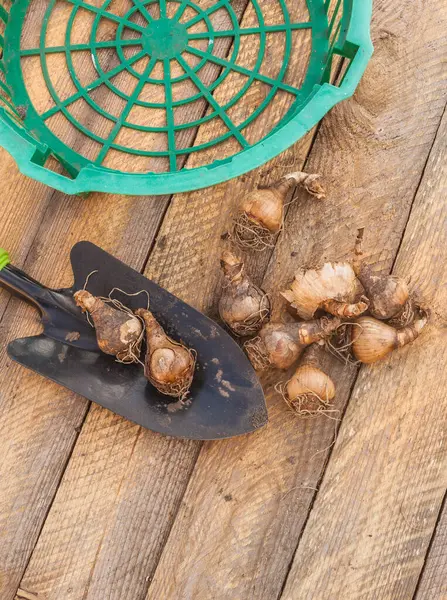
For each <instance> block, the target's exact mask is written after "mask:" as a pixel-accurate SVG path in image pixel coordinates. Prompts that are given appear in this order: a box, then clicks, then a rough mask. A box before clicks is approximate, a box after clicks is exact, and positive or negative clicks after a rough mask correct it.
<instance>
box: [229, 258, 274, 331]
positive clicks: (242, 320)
mask: <svg viewBox="0 0 447 600" xmlns="http://www.w3.org/2000/svg"><path fill="white" fill-rule="evenodd" d="M221 267H222V271H223V273H224V276H225V279H226V285H225V286H224V288H223V290H222V295H221V297H220V300H219V314H220V318H221V319H222V321H223V322H224V323H226V325H228V327H229V328H230V329H231V330H232V331H233V333H235V334H236V335H237V336H239V337H245V336H250V335H255V334H256V333H257V332H258V331H259V330H260V329H261V327H262V326H263V325H264V323H266V322H267V321H268V320H269V318H270V309H271V307H270V300H269V298H268V296H267V294H266V293H265V292H263V291H262V290H261V289H260V288H258V286H256V285H255V284H254V283H252V281H250V279H249V278H248V277H247V275H246V274H245V267H244V263H243V262H242V260H241V259H240V258H239V257H237V256H236V255H235V254H233V253H232V252H230V251H229V250H225V251H224V252H223V253H222V258H221Z"/></svg>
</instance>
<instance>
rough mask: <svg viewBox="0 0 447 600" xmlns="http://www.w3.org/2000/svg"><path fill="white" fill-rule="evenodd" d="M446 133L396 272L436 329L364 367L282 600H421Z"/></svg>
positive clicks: (439, 472)
mask: <svg viewBox="0 0 447 600" xmlns="http://www.w3.org/2000/svg"><path fill="white" fill-rule="evenodd" d="M446 134H447V115H446V116H445V117H444V119H443V122H442V124H441V127H440V130H439V132H438V135H437V138H436V141H435V144H434V147H433V151H432V153H431V155H430V159H429V161H428V164H427V167H426V169H425V173H424V178H423V180H422V183H421V186H420V188H419V191H418V194H417V197H416V200H415V202H414V206H413V210H412V212H411V217H410V220H409V223H408V226H407V228H406V231H405V236H404V239H403V243H402V246H401V248H400V251H399V255H398V257H397V261H396V265H395V269H393V272H395V273H396V274H397V275H400V276H402V277H411V281H412V285H413V288H414V289H415V290H416V292H417V295H418V296H419V298H420V300H421V301H423V302H424V303H426V304H427V305H428V306H430V307H432V319H431V324H430V326H429V328H428V330H427V331H426V332H424V334H423V335H422V337H421V338H420V339H419V340H417V342H415V343H414V344H413V345H412V346H409V347H407V348H405V349H404V350H402V351H401V352H398V353H395V354H394V355H392V356H391V357H389V359H388V360H385V361H384V362H382V363H378V364H377V365H375V366H373V367H369V368H367V367H364V368H362V370H361V372H360V376H359V379H358V381H357V383H356V386H355V389H354V393H353V396H352V401H351V402H350V404H349V407H348V410H347V412H346V415H345V418H344V421H343V425H342V427H341V430H340V434H339V437H338V440H337V443H336V445H335V448H334V452H333V456H332V458H331V461H330V463H329V466H328V469H327V471H326V473H325V476H324V481H323V483H322V486H321V488H320V492H319V494H318V496H317V500H316V503H315V505H314V507H313V510H312V512H311V515H310V518H309V521H308V524H307V526H306V529H305V531H304V535H303V537H302V540H301V543H300V545H299V547H298V551H297V554H296V556H295V559H294V563H293V566H292V570H291V573H290V576H289V578H288V580H287V585H286V587H285V590H284V593H283V595H282V596H281V598H282V599H283V600H297V599H300V600H301V599H305V598H309V599H310V598H319V599H320V598H321V600H324V599H326V598H327V599H330V598H331V599H332V598H338V597H341V596H343V598H347V599H349V600H350V599H352V600H354V599H355V600H357V599H359V598H362V599H365V600H366V599H369V598H371V599H372V598H381V599H383V600H404V599H408V598H412V597H413V594H414V591H415V588H416V585H417V582H418V579H419V575H420V573H421V570H422V567H423V564H424V557H425V554H426V552H427V548H428V544H429V542H430V539H431V536H432V532H433V529H434V526H435V524H436V520H437V516H438V513H439V511H440V507H441V503H442V500H443V498H444V495H445V491H446V488H447V446H446V431H447V403H446V398H445V387H446V385H447V370H446V369H445V366H446V364H447V310H446V303H447V288H446V285H445V282H446V281H447V206H446V204H445V202H443V201H442V200H441V198H444V197H445V195H446V192H447V147H446V144H445V136H446ZM441 543H442V539H441ZM444 576H445V573H444ZM433 591H434V593H432V594H431V595H430V598H433V600H435V599H436V600H438V599H439V598H441V597H442V596H439V595H437V594H436V591H435V590H433Z"/></svg>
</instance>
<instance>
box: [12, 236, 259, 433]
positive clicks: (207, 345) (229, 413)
mask: <svg viewBox="0 0 447 600" xmlns="http://www.w3.org/2000/svg"><path fill="white" fill-rule="evenodd" d="M71 260H72V265H73V272H74V277H75V283H74V286H73V288H71V289H69V290H48V289H47V288H44V287H42V286H40V284H38V283H37V282H35V281H33V280H32V279H30V278H28V277H27V276H26V275H25V274H24V273H22V272H21V271H19V270H17V269H14V268H13V267H6V268H5V269H3V270H2V271H0V283H2V284H4V285H6V286H8V287H9V288H12V289H13V290H14V291H16V292H18V293H20V294H21V295H23V296H26V297H27V299H29V300H32V301H33V302H34V303H36V304H37V305H38V306H39V308H40V309H41V311H42V314H43V323H44V333H43V334H42V335H40V336H37V337H32V338H24V339H20V340H16V341H14V342H12V343H11V344H10V345H9V347H8V352H9V355H10V356H11V358H12V359H14V360H16V361H17V362H19V363H20V364H22V365H24V366H25V367H28V368H29V369H32V370H34V371H36V372H37V373H40V374H41V375H43V376H44V377H47V378H48V379H51V380H52V381H55V382H57V383H59V384H61V385H63V386H65V387H66V388H68V389H70V390H72V391H74V392H76V393H77V394H80V395H82V396H84V397H86V398H88V399H89V400H91V401H93V402H96V403H97V404H100V405H101V406H104V407H105V408H108V409H110V410H111V411H113V412H115V413H117V414H119V415H122V416H123V417H125V418H127V419H129V420H131V421H134V422H135V423H138V424H139V425H141V426H143V427H145V428H147V429H151V430H153V431H157V432H159V433H162V434H166V435H170V436H174V437H180V438H188V439H200V440H211V439H221V438H229V437H233V436H237V435H241V434H245V433H250V432H253V431H255V430H256V429H259V428H260V427H262V426H264V425H265V424H266V422H267V411H266V406H265V399H264V394H263V391H262V388H261V385H260V383H259V381H258V379H257V377H256V374H255V371H254V369H253V367H252V366H251V364H250V362H249V361H248V359H247V358H246V356H245V354H244V353H243V352H242V350H241V349H240V348H239V346H238V345H237V344H236V342H235V341H234V340H233V339H232V338H231V337H230V336H229V335H228V333H227V332H226V331H224V330H223V329H222V328H221V327H219V326H218V325H217V324H216V323H215V322H213V321H212V320H210V319H208V318H207V317H205V316H204V315H202V314H201V313H200V312H198V311H197V310H195V309H194V308H192V307H191V306H189V305H187V304H185V303H184V302H182V301H181V300H179V299H178V298H176V297H175V296H173V295H172V294H170V293H169V292H167V291H166V290H164V289H162V288H160V287H159V286H158V285H156V284H155V283H153V282H151V281H150V280H148V279H146V278H145V277H144V276H143V275H141V274H140V273H138V272H136V271H134V270H133V269H131V268H130V267H128V266H126V265H124V264H123V263H122V262H120V261H119V260H117V259H116V258H114V257H112V256H111V255H109V254H108V253H106V252H104V251H103V250H101V249H100V248H98V247H97V246H95V245H93V244H91V243H89V242H80V243H79V244H77V245H76V246H75V247H74V248H73V250H72V253H71ZM93 271H97V273H95V274H94V275H93V276H92V277H90V279H89V283H88V289H89V291H90V292H91V293H92V294H94V295H95V296H108V294H109V293H110V291H111V290H112V289H113V288H119V289H121V290H123V291H124V292H127V293H135V292H139V291H141V290H146V291H147V292H148V293H149V296H150V306H151V310H152V311H153V313H154V314H155V316H156V318H157V319H158V320H159V321H160V323H161V324H162V325H163V327H164V328H165V329H166V331H167V333H168V334H169V335H171V336H172V337H173V338H174V339H176V340H181V341H182V342H183V343H185V344H186V345H187V346H189V347H191V348H194V349H195V350H196V351H197V355H198V356H197V371H196V373H195V377H194V382H193V385H192V388H191V394H190V401H189V402H188V403H187V405H183V404H181V403H176V402H172V401H171V399H169V398H166V396H162V395H161V394H160V393H159V392H157V391H156V390H155V388H153V387H152V386H151V385H150V384H149V383H148V381H147V380H146V378H145V377H144V374H143V370H142V367H141V366H139V365H132V366H128V365H122V364H119V363H117V362H116V361H115V360H114V358H113V357H111V356H107V355H105V354H103V353H101V352H100V351H99V349H98V347H97V344H96V338H95V335H94V330H93V329H92V328H91V327H90V326H89V325H88V323H87V322H86V319H85V316H84V315H82V313H81V312H80V310H79V309H78V308H77V307H76V306H75V304H74V301H73V293H74V292H75V291H77V290H79V289H81V288H82V287H84V284H85V281H86V279H87V276H88V275H89V274H90V273H92V272H93ZM22 278H25V281H21V279H22ZM26 283H27V284H28V287H27V286H26V285H25V284H26ZM114 297H116V298H118V299H119V300H121V301H122V302H123V303H125V304H126V305H127V306H129V307H130V308H132V309H136V308H140V307H145V306H146V303H147V296H146V294H140V295H138V296H134V297H128V296H121V295H120V293H118V292H117V293H115V294H114Z"/></svg>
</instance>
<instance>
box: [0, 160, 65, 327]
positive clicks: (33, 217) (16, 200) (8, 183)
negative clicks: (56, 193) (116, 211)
mask: <svg viewBox="0 0 447 600" xmlns="http://www.w3.org/2000/svg"><path fill="white" fill-rule="evenodd" d="M0 181H1V185H2V196H1V202H2V218H1V220H0V246H1V247H2V248H4V249H5V250H7V251H8V252H9V253H10V254H11V256H13V257H14V262H15V264H16V265H17V266H18V267H20V266H21V265H23V262H24V260H25V258H26V256H27V254H28V252H29V249H30V247H31V243H32V241H33V239H34V237H35V235H36V231H37V229H38V227H39V224H40V222H41V220H42V218H43V216H44V214H45V210H46V207H47V205H48V201H49V198H50V197H51V195H52V194H53V191H52V190H50V189H49V188H47V187H46V186H44V185H43V184H41V183H37V182H36V181H31V180H30V179H26V178H25V177H23V175H21V173H20V172H19V170H18V168H17V166H16V164H15V162H14V160H13V159H12V157H11V156H9V154H7V153H6V151H5V150H3V149H0ZM9 299H10V294H9V293H8V292H7V291H6V290H4V289H2V288H0V319H1V316H2V315H3V312H4V310H5V308H6V306H7V303H8V302H9ZM0 327H1V325H0Z"/></svg>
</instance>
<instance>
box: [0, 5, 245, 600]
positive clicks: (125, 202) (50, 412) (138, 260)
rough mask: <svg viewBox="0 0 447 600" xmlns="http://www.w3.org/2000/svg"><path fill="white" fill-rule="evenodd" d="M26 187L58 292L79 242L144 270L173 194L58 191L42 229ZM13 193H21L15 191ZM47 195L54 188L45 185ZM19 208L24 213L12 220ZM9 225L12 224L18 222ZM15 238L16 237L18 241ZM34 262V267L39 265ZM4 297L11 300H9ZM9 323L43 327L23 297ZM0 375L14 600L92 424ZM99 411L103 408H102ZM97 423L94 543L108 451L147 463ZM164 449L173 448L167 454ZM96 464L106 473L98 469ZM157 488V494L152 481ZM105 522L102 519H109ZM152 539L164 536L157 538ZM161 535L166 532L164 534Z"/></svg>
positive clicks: (44, 388) (48, 392) (78, 410)
mask: <svg viewBox="0 0 447 600" xmlns="http://www.w3.org/2000/svg"><path fill="white" fill-rule="evenodd" d="M246 4H247V2H246V0H239V1H238V2H235V3H234V5H233V8H234V10H235V12H236V14H237V15H239V16H240V15H242V14H243V12H244V9H245V6H246ZM82 18H83V19H84V21H86V22H87V21H88V19H87V15H85V14H84V15H83V17H82ZM65 20H66V19H65ZM65 20H64V19H62V21H61V23H56V30H57V31H59V30H62V29H63V27H64V26H65ZM225 26H227V22H226V21H225V20H224V21H223V22H222V27H225ZM218 28H219V27H218ZM29 43H31V42H29ZM229 45H230V43H229V41H228V40H227V39H223V40H218V42H217V48H218V49H219V51H220V52H225V51H226V50H228V48H229ZM65 68H66V67H65V65H64V64H59V65H54V69H53V75H57V74H58V73H59V75H60V79H61V80H63V81H65V80H66V76H65ZM216 76H217V71H216V69H214V68H205V69H204V70H203V72H202V77H203V80H204V81H205V82H207V81H208V82H212V81H213V80H214V78H215V77H216ZM112 104H113V99H112V102H109V105H110V106H111V105H112ZM110 106H109V108H110ZM204 108H205V105H204V104H203V103H202V104H201V105H200V103H199V105H197V106H195V107H194V109H193V110H194V111H196V112H197V114H199V113H200V114H201V113H203V110H204ZM190 135H192V134H190ZM91 145H92V146H93V145H94V144H91ZM126 160H127V161H129V160H132V159H131V158H129V157H128V158H127V159H125V158H122V159H121V162H120V167H121V168H123V169H124V170H125V169H126ZM6 166H7V165H6V163H5V167H6ZM11 181H12V179H11ZM19 181H21V182H22V181H24V182H25V183H26V186H27V188H29V192H28V197H29V200H28V203H26V202H23V201H22V205H21V209H22V210H26V209H28V211H29V217H30V219H29V221H27V222H22V223H20V230H19V231H20V235H21V236H22V239H21V241H22V245H23V248H21V249H20V250H21V252H22V253H25V254H28V252H29V247H27V246H26V245H25V242H26V241H27V240H28V239H29V242H28V243H29V245H30V244H31V240H32V239H33V238H34V237H35V236H37V237H36V241H35V243H34V244H33V246H32V248H31V251H30V253H29V258H28V260H27V261H26V263H25V269H26V270H27V271H28V272H29V273H30V274H32V275H34V276H35V277H36V278H39V279H41V280H42V281H44V282H45V283H46V284H47V285H50V286H51V285H53V286H56V287H59V286H61V285H63V284H64V283H65V284H66V285H70V283H71V273H70V271H71V270H70V267H69V264H68V260H69V259H68V257H69V250H70V247H71V246H72V244H73V243H75V242H76V241H78V240H79V239H89V240H90V241H93V242H96V243H98V244H99V245H101V246H102V247H103V248H105V249H107V250H109V251H110V252H112V253H114V254H115V255H117V256H118V257H120V258H122V259H123V260H125V261H126V262H127V263H128V264H130V265H131V266H134V267H135V268H137V269H141V268H142V267H143V265H144V263H145V260H146V258H147V253H148V251H149V249H150V247H151V245H152V242H153V239H154V237H155V234H156V231H157V228H158V224H159V222H160V220H161V218H162V216H163V214H164V211H165V208H166V206H167V202H168V198H166V197H162V198H150V199H147V198H139V199H133V198H122V197H120V198H115V197H112V196H107V195H105V194H102V195H100V194H95V195H92V196H90V198H89V199H88V201H85V200H84V199H83V198H69V197H66V196H63V195H62V194H58V193H56V194H55V193H54V192H52V191H51V194H50V196H51V197H53V196H54V197H53V201H52V203H51V204H49V205H48V211H47V213H45V217H46V219H45V221H44V222H43V224H42V226H41V227H40V228H38V225H39V222H38V220H37V219H36V217H35V214H33V211H34V212H36V210H35V208H34V207H35V206H39V204H38V198H37V200H36V196H38V193H37V192H38V191H39V189H38V188H37V191H36V186H38V185H39V184H36V183H35V182H29V181H28V180H24V179H23V178H21V179H19ZM40 187H43V186H40ZM11 189H13V188H12V187H11ZM43 189H44V190H46V188H43ZM11 208H12V204H11ZM44 208H45V207H44ZM17 212H18V211H17V210H16V211H15V213H14V214H17ZM8 214H9V213H8ZM19 216H20V211H19ZM33 217H34V218H33ZM5 222H6V223H7V224H8V225H10V219H8V220H7V221H6V220H5ZM33 227H34V229H33ZM8 231H9V234H10V235H11V234H12V233H13V232H14V229H13V228H12V227H9V229H8ZM11 241H13V239H12V238H11ZM5 242H8V239H6V238H5ZM16 245H17V244H16ZM9 247H10V249H11V251H12V252H13V256H14V258H15V256H16V254H17V259H18V260H17V263H16V264H18V265H19V266H20V265H21V262H20V253H19V252H17V253H15V252H14V250H15V247H14V244H12V243H11V245H10V246H9ZM45 256H48V257H50V256H51V260H48V259H47V260H43V261H42V258H45ZM39 259H40V261H41V263H42V262H44V263H45V264H41V263H39ZM35 263H36V268H35V269H34V264H35ZM37 263H39V264H37ZM5 297H6V298H7V297H8V295H5ZM3 323H4V325H3V333H4V339H5V341H6V342H7V341H9V340H10V339H13V338H15V337H20V336H21V335H30V334H32V333H34V332H36V331H38V330H39V326H38V325H37V317H36V314H35V312H33V311H32V310H31V309H29V308H27V307H23V306H22V305H21V304H20V303H18V302H17V301H14V302H13V303H12V304H11V308H10V311H9V312H8V313H7V314H6V315H5V319H4V321H3ZM0 372H3V373H8V374H11V376H9V377H3V381H2V384H1V385H2V387H1V398H0V399H1V402H2V409H3V410H2V414H1V417H0V431H1V432H2V440H1V442H0V447H1V448H2V450H4V452H3V455H4V461H3V464H2V466H1V468H0V474H1V476H2V494H1V499H0V502H1V504H0V536H1V538H0V539H1V542H2V544H1V549H0V595H1V597H2V600H3V598H5V600H6V599H7V598H12V597H13V596H14V594H15V591H16V589H17V586H18V583H19V582H20V579H21V578H22V575H23V570H24V568H25V566H26V565H27V563H28V561H29V557H30V555H31V552H32V550H33V548H34V545H35V542H36V539H37V536H38V535H39V533H40V529H41V527H42V524H43V522H44V520H45V518H46V515H47V512H48V510H49V507H50V505H51V502H52V500H53V498H54V493H55V490H56V488H57V486H58V485H59V481H60V477H61V475H62V473H63V472H64V469H65V467H66V464H67V460H68V458H69V457H70V456H71V452H72V449H73V445H74V442H75V440H76V438H77V436H78V433H79V430H80V427H81V426H82V423H83V421H84V419H85V416H86V411H87V408H88V403H87V402H86V401H84V400H83V399H79V398H77V397H75V395H74V394H69V393H67V392H66V391H64V390H61V389H60V388H58V387H57V386H54V385H53V386H51V385H49V384H47V382H44V381H43V380H42V379H41V378H39V377H38V376H36V375H34V374H32V373H27V372H24V370H23V369H21V368H18V367H17V366H15V365H12V364H11V363H10V361H9V360H8V358H7V357H6V353H5V352H4V351H3V353H2V355H1V357H0ZM96 410H98V411H100V409H98V408H96ZM104 415H105V416H104ZM100 420H101V419H100ZM97 421H98V419H97V418H95V414H93V417H92V423H93V431H94V433H93V434H92V436H93V439H94V440H95V442H94V443H93V444H92V445H91V446H90V450H91V455H89V456H93V457H94V461H95V469H96V471H98V470H100V474H98V475H99V476H100V477H101V480H102V481H103V487H101V486H99V487H98V488H97V489H96V490H94V491H95V492H96V495H94V497H93V498H92V499H91V502H92V503H93V505H94V506H95V505H96V506H99V507H100V510H99V512H98V513H96V512H95V513H94V515H93V522H94V523H95V524H96V529H94V528H93V527H90V530H89V535H90V536H91V538H92V539H93V542H92V544H94V541H95V540H97V539H102V537H103V536H104V527H106V526H107V523H106V521H107V519H108V518H109V513H108V511H107V507H108V506H109V505H107V507H105V506H104V505H102V504H101V503H100V502H98V497H100V496H101V493H102V497H103V498H104V499H105V501H108V502H109V503H112V502H113V500H112V499H113V498H114V497H113V489H115V490H119V477H118V476H117V475H116V473H115V476H114V477H113V478H112V479H113V481H114V482H115V487H114V488H112V489H111V487H110V480H109V479H108V477H105V478H104V479H102V475H103V474H104V472H105V473H109V474H110V461H111V460H112V459H110V458H109V462H107V461H104V460H103V458H102V457H103V454H104V452H105V453H106V454H107V452H108V450H110V452H111V456H112V457H114V458H113V460H115V457H116V453H117V454H118V456H120V457H122V461H123V462H120V463H117V467H121V469H123V468H124V469H125V468H126V466H127V463H126V460H128V459H130V458H129V457H130V456H132V455H133V453H134V451H135V455H136V456H137V457H138V460H139V464H141V456H140V455H139V453H138V451H139V449H141V447H142V446H141V445H140V446H139V447H137V448H134V446H135V444H136V440H135V437H134V434H135V433H136V434H137V436H138V431H137V430H138V428H135V427H133V426H130V425H129V423H127V422H126V421H125V420H123V419H118V418H115V417H114V418H112V419H111V415H110V414H109V413H108V412H107V411H103V420H101V423H100V424H99V425H98V426H97V427H96V425H97ZM86 431H87V436H88V437H87V439H90V437H89V435H90V433H89V432H90V430H89V428H88V427H87V429H86ZM104 437H105V438H106V439H107V440H108V439H110V440H111V441H110V444H109V443H108V442H107V443H106V449H105V450H104V448H103V445H104ZM160 439H161V438H157V439H156V440H155V442H154V450H156V453H157V455H158V456H159V457H163V456H165V457H168V456H170V457H171V459H172V456H173V452H167V450H166V448H168V447H170V443H171V442H170V440H163V441H160ZM160 444H161V446H163V448H164V449H165V450H161V449H160ZM93 446H94V447H93ZM177 447H178V452H179V456H182V452H183V451H184V450H183V447H182V444H178V446H177ZM81 454H83V456H82V457H81V458H82V459H83V458H84V456H85V455H84V453H81ZM98 456H99V457H100V458H98ZM194 456H195V455H194V452H192V453H189V460H190V461H192V462H193V461H194ZM98 460H99V461H100V462H99V465H100V467H101V468H102V469H103V470H101V469H99V467H98ZM162 462H163V459H161V460H160V462H158V463H157V464H156V465H154V466H153V467H152V471H149V474H147V473H146V475H147V476H148V477H149V480H153V479H154V477H155V476H156V475H157V476H158V475H159V474H160V472H162V471H163V470H164V468H163V464H162ZM17 463H20V469H18V468H17ZM187 463H188V459H185V460H179V464H180V466H179V469H177V470H176V476H175V477H174V479H176V480H178V479H180V478H181V473H182V472H185V473H186V476H187V475H188V470H187V467H186V464H187ZM146 464H147V463H146ZM169 465H171V463H170V462H168V463H167V467H166V468H167V471H166V473H167V475H166V481H168V480H169V477H168V472H169V471H170V466H169ZM172 465H174V466H175V461H173V462H172ZM87 470H90V467H87ZM87 480H88V477H87ZM117 482H118V483H117ZM77 483H79V482H77ZM152 488H153V489H155V490H156V489H157V488H156V486H155V487H154V486H153V485H152ZM85 489H86V493H87V494H89V493H90V492H91V491H92V490H91V488H90V487H89V485H87V488H85ZM130 494H131V492H130V491H129V495H130ZM175 498H176V496H175V493H174V494H172V499H173V502H174V507H175ZM89 499H90V497H88V498H87V501H86V504H85V505H87V506H88V507H90V504H88V500H89ZM127 500H128V498H127ZM163 500H164V503H165V504H164V508H163V510H165V511H166V513H167V514H168V517H169V518H170V515H171V513H172V512H173V508H172V507H171V506H170V505H169V503H168V502H167V501H166V498H165V497H164V498H163ZM160 510H161V509H160ZM159 512H160V511H159V510H158V511H154V518H157V515H158V517H159V516H160V515H159ZM98 516H101V517H102V520H101V519H99V518H98ZM168 517H167V518H166V519H165V521H166V523H167V524H169V518H168ZM101 525H103V529H101V530H100V534H99V538H98V537H96V538H95V532H96V531H97V530H98V528H99V527H100V526H101ZM154 539H157V538H156V536H154ZM162 539H163V535H162V534H161V540H162ZM84 550H85V554H84ZM95 551H96V547H95ZM68 553H69V554H70V558H71V560H73V557H76V552H73V553H72V548H69V549H68ZM67 556H68V554H67ZM87 556H88V552H87V549H86V548H81V556H80V557H79V562H80V563H81V564H84V565H85V564H87V562H86V559H87ZM155 559H156V553H154V554H153V555H152V560H155ZM50 564H51V561H50ZM87 580H88V577H87ZM82 583H83V580H82V579H79V580H78V581H77V586H74V592H73V593H77V590H78V587H79V586H80V585H82ZM70 593H71V592H70ZM82 593H83V591H82Z"/></svg>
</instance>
